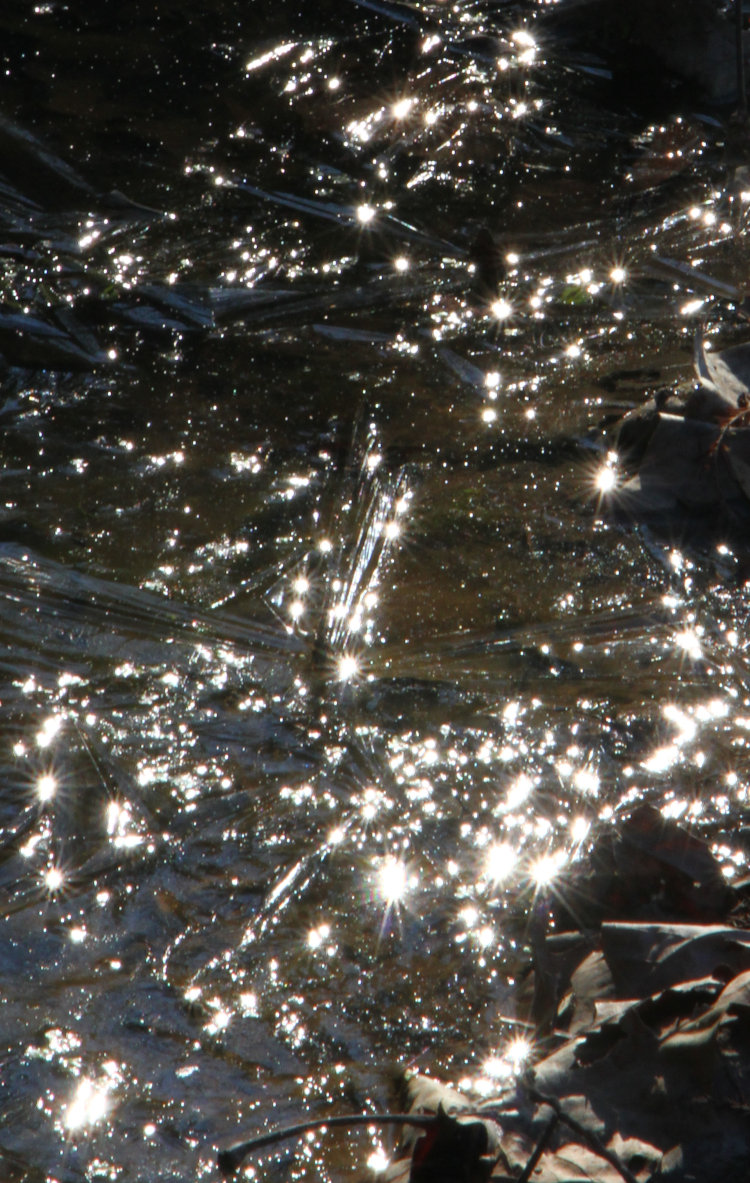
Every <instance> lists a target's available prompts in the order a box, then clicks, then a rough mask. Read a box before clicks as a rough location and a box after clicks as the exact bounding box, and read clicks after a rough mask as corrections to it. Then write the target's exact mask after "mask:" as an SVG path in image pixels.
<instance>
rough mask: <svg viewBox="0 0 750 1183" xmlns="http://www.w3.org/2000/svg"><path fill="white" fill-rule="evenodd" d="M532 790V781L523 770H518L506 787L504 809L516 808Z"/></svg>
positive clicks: (526, 798)
mask: <svg viewBox="0 0 750 1183" xmlns="http://www.w3.org/2000/svg"><path fill="white" fill-rule="evenodd" d="M533 790H534V782H533V780H532V779H531V777H530V776H529V775H528V774H527V773H525V772H520V773H519V774H518V776H517V777H516V779H515V780H514V781H513V782H512V783H511V784H510V786H509V788H508V792H507V794H506V797H505V807H506V809H517V808H518V806H519V805H523V803H524V801H526V800H528V798H529V797H530V796H531V793H532V792H533Z"/></svg>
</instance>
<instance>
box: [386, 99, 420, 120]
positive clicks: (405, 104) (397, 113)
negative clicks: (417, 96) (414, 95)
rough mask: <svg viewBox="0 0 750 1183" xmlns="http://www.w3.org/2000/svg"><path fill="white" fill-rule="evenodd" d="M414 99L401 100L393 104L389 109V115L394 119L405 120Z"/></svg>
mask: <svg viewBox="0 0 750 1183" xmlns="http://www.w3.org/2000/svg"><path fill="white" fill-rule="evenodd" d="M414 102H415V100H414V99H410V98H403V99H399V100H398V102H396V103H394V104H393V105H392V107H391V114H392V116H393V118H394V119H405V118H406V116H407V115H408V114H409V112H410V111H411V109H412V107H413V106H414Z"/></svg>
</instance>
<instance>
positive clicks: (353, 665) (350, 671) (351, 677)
mask: <svg viewBox="0 0 750 1183" xmlns="http://www.w3.org/2000/svg"><path fill="white" fill-rule="evenodd" d="M360 672H361V667H360V663H359V661H358V659H357V658H356V657H355V656H354V655H353V654H352V653H344V654H343V655H342V656H341V657H340V658H339V659H338V661H337V662H336V677H337V678H338V680H339V681H340V682H354V681H356V679H357V678H358V677H359V675H360Z"/></svg>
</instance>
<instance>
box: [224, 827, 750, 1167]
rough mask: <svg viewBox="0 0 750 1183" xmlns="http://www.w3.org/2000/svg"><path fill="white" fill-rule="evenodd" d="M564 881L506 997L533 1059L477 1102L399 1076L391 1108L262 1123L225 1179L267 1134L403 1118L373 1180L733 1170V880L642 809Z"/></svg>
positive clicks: (748, 1140)
mask: <svg viewBox="0 0 750 1183" xmlns="http://www.w3.org/2000/svg"><path fill="white" fill-rule="evenodd" d="M571 880H572V881H571V882H570V883H568V884H566V886H565V892H564V899H563V895H562V894H561V896H560V899H559V900H558V901H557V902H554V903H552V904H551V906H550V908H549V909H545V912H547V913H548V914H547V915H545V918H544V923H543V928H542V931H540V932H537V933H536V934H534V933H533V932H532V936H531V944H532V966H531V969H530V973H529V975H528V976H527V978H526V979H525V981H522V982H521V984H520V985H519V987H518V988H517V991H516V999H515V1006H516V1010H517V1011H518V1016H519V1018H521V1020H522V1021H526V1020H528V1019H531V1020H532V1021H531V1023H529V1026H530V1027H533V1029H534V1030H535V1033H536V1036H535V1042H536V1048H537V1050H538V1054H539V1058H538V1060H537V1062H536V1063H535V1064H534V1065H533V1067H532V1068H528V1069H527V1070H526V1071H525V1072H524V1073H523V1074H522V1075H521V1076H519V1077H517V1078H515V1079H510V1080H509V1082H508V1084H507V1085H506V1086H505V1087H504V1088H503V1089H502V1091H500V1092H499V1094H498V1095H497V1096H495V1097H493V1098H492V1099H490V1100H482V1101H481V1102H479V1103H477V1102H476V1100H474V1099H473V1098H471V1097H470V1096H468V1095H466V1094H464V1093H462V1092H460V1091H458V1090H457V1089H455V1088H453V1087H450V1086H449V1085H447V1084H444V1083H442V1082H441V1081H438V1080H436V1079H434V1078H432V1077H429V1076H420V1075H411V1076H406V1077H405V1078H404V1079H403V1081H402V1090H401V1092H402V1096H401V1097H400V1098H399V1100H400V1102H401V1105H400V1107H401V1108H402V1109H403V1110H404V1112H400V1113H392V1114H385V1115H383V1114H379V1115H378V1114H356V1115H352V1116H346V1115H337V1116H336V1117H333V1118H330V1119H328V1121H326V1119H324V1118H319V1119H315V1120H313V1121H311V1122H310V1123H309V1124H307V1125H297V1126H293V1127H290V1128H289V1129H287V1130H275V1131H270V1132H267V1133H264V1134H261V1135H260V1136H259V1137H258V1138H254V1139H252V1140H250V1141H248V1142H243V1143H239V1144H237V1145H235V1146H233V1147H230V1148H229V1149H227V1150H224V1151H222V1152H221V1153H220V1154H219V1157H218V1162H219V1166H220V1169H221V1171H222V1173H223V1174H224V1175H225V1176H230V1175H233V1174H234V1173H235V1172H236V1170H237V1169H238V1168H239V1167H240V1165H241V1164H242V1162H243V1161H244V1159H245V1158H246V1157H247V1155H248V1154H250V1153H254V1152H255V1151H256V1150H259V1149H260V1148H262V1147H265V1146H267V1145H270V1144H271V1143H273V1142H276V1141H278V1140H280V1139H282V1138H287V1137H298V1136H300V1135H301V1134H303V1133H306V1132H309V1131H310V1130H313V1129H320V1128H321V1127H322V1126H323V1125H326V1124H327V1125H329V1126H332V1127H333V1126H339V1127H340V1126H356V1125H364V1124H370V1125H371V1126H373V1127H375V1126H383V1125H398V1126H400V1127H401V1128H402V1129H403V1135H402V1138H401V1141H400V1143H399V1146H398V1147H397V1149H396V1151H395V1153H394V1154H393V1156H392V1159H391V1161H390V1163H389V1164H388V1165H387V1166H386V1167H385V1168H384V1169H383V1170H382V1171H381V1172H380V1173H379V1176H378V1178H379V1181H380V1183H488V1180H490V1179H494V1180H497V1181H498V1183H511V1181H512V1183H529V1181H530V1180H532V1179H533V1180H534V1181H535V1183H583V1181H584V1180H597V1181H598V1183H622V1180H625V1181H626V1183H652V1181H653V1183H655V1181H656V1180H657V1179H658V1180H661V1181H662V1183H664V1181H665V1180H669V1183H688V1181H689V1180H700V1181H701V1183H719V1181H720V1180H721V1181H723V1180H725V1179H728V1178H738V1179H739V1178H744V1177H745V1175H746V1169H745V1164H746V1163H747V1161H748V1160H749V1159H750V1122H749V1121H748V1117H749V1116H750V1106H749V1105H748V1104H747V1102H746V1100H745V1097H746V1095H747V1088H748V1085H750V929H747V928H744V927H736V926H735V925H736V924H737V923H738V922H739V920H740V919H742V918H743V917H744V911H743V909H744V906H745V904H744V897H745V894H746V884H745V883H744V882H742V883H740V884H739V885H736V886H734V887H730V886H729V885H728V883H727V882H726V880H725V879H724V878H723V876H722V874H721V869H720V865H719V863H718V862H717V860H716V859H715V858H714V856H713V854H712V852H711V850H710V848H709V847H708V845H707V844H706V843H705V842H703V841H702V840H701V839H700V838H699V837H697V836H695V835H694V834H692V833H690V832H689V831H688V830H686V829H685V828H683V827H682V826H680V825H678V824H677V823H676V822H674V821H670V820H665V819H664V818H663V816H662V815H661V813H659V811H658V810H656V809H654V808H652V807H651V806H648V805H641V806H639V807H637V808H636V809H635V810H634V812H633V813H632V814H631V816H630V817H629V818H627V819H626V820H625V821H624V823H623V824H622V825H621V827H620V828H619V832H618V834H617V836H615V837H605V838H604V839H603V840H602V842H601V843H600V844H599V845H598V846H597V847H596V848H595V849H594V850H593V851H592V853H591V857H590V858H589V859H588V860H587V861H586V862H585V863H584V864H582V865H581V867H580V868H579V870H578V872H577V873H576V874H575V875H573V876H572V877H571ZM621 915H627V916H629V917H630V919H628V920H620V919H618V917H619V916H621ZM699 916H700V917H702V918H703V919H704V922H703V923H696V918H697V917H699ZM576 917H577V919H576ZM708 917H711V920H712V921H713V922H708V920H707V918H708ZM547 925H548V927H547ZM532 1046H533V1044H532ZM743 1172H744V1173H743Z"/></svg>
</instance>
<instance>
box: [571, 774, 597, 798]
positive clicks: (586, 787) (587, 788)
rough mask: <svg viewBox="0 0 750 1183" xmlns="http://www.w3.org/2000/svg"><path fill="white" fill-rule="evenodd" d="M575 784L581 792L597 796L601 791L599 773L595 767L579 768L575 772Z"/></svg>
mask: <svg viewBox="0 0 750 1183" xmlns="http://www.w3.org/2000/svg"><path fill="white" fill-rule="evenodd" d="M573 784H574V785H575V787H576V788H577V789H578V792H579V793H585V794H587V795H588V794H590V795H591V796H596V794H597V793H598V792H599V773H598V772H596V770H595V769H593V768H578V769H576V771H575V773H574V774H573Z"/></svg>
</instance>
